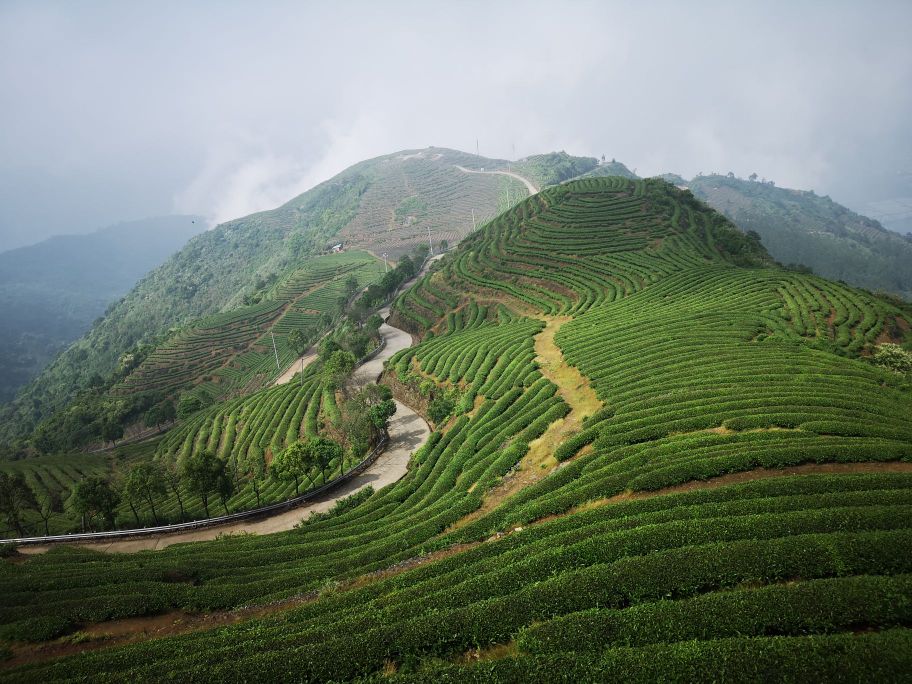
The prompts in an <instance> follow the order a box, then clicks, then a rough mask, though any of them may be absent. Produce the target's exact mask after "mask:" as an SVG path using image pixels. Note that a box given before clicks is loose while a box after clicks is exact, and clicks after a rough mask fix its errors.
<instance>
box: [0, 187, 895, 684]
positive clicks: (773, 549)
mask: <svg viewBox="0 0 912 684" xmlns="http://www.w3.org/2000/svg"><path fill="white" fill-rule="evenodd" d="M391 322H392V323H394V324H396V323H398V324H399V325H401V326H403V327H405V326H407V327H408V328H409V329H410V330H411V331H412V332H413V334H414V335H415V336H416V337H418V338H419V339H420V342H419V343H418V344H417V345H416V346H414V347H411V348H407V349H403V350H401V351H399V352H398V353H396V354H395V355H393V356H392V357H391V358H390V360H389V362H388V364H387V367H386V372H385V374H384V381H385V382H386V383H388V385H389V386H390V387H391V388H392V390H393V392H394V394H395V396H396V397H397V398H398V399H400V401H402V402H404V403H406V404H409V405H413V406H414V407H415V408H416V409H418V410H419V411H421V412H424V413H425V414H426V415H427V417H428V419H429V420H430V422H431V423H432V424H433V427H434V431H433V433H432V434H431V435H430V437H429V439H428V441H427V443H426V444H425V445H424V446H422V447H421V448H420V449H419V450H418V451H417V452H416V453H415V454H414V455H413V457H412V458H411V461H410V464H409V469H408V471H407V473H406V474H405V475H404V477H402V479H401V480H399V481H398V482H396V483H394V484H391V485H389V486H387V487H385V488H383V489H381V490H380V491H378V492H375V493H372V494H371V493H369V494H368V495H367V496H365V497H363V498H362V499H359V500H357V501H352V502H349V504H347V505H346V506H344V507H341V508H340V509H339V510H337V511H335V512H334V513H333V514H331V515H327V516H322V517H317V518H314V519H313V520H310V521H308V522H306V523H304V524H303V526H302V527H301V528H300V529H297V530H293V531H289V532H284V533H279V534H274V535H266V536H254V535H250V536H239V537H226V538H222V539H219V540H216V541H212V542H206V543H198V544H182V545H176V546H173V547H169V548H167V549H164V550H162V551H159V552H155V553H153V554H145V555H143V556H142V557H141V562H139V561H138V560H137V558H138V557H136V556H132V555H130V554H123V553H121V554H110V555H105V554H101V553H98V552H96V551H92V550H88V549H62V550H59V551H55V552H51V553H49V554H47V555H46V556H44V557H41V558H37V559H31V560H27V559H25V558H22V557H17V558H16V562H4V563H2V564H0V583H2V586H3V589H4V591H5V596H6V597H7V601H6V602H5V605H4V606H3V607H2V609H0V622H2V624H3V627H2V634H3V635H4V637H5V638H7V639H32V640H35V641H45V640H48V639H50V638H54V637H56V636H58V635H61V634H66V633H69V632H72V631H73V630H75V629H83V630H93V631H90V632H87V633H91V634H101V633H103V625H102V626H99V625H94V624H93V623H104V622H105V621H106V620H110V619H111V618H114V617H118V618H120V617H132V618H134V620H133V621H132V622H133V623H134V624H135V625H136V628H137V629H138V630H142V629H143V625H144V624H151V621H149V622H147V621H145V620H143V619H142V618H141V617H139V616H143V615H149V614H155V613H167V612H169V611H173V610H175V609H178V608H181V607H184V608H189V610H190V611H192V612H199V613H205V614H208V613H211V615H207V617H205V618H196V617H195V616H193V615H187V616H183V617H186V619H188V620H190V621H192V622H193V625H194V626H191V627H190V628H188V630H184V629H183V628H182V627H181V626H176V627H175V628H174V630H173V631H172V633H173V634H174V636H172V637H170V638H165V639H156V638H149V636H148V635H144V634H143V633H142V632H140V631H137V632H135V633H132V632H131V633H129V634H128V638H132V639H134V640H135V643H132V644H126V645H124V640H122V639H120V638H119V637H117V636H115V637H113V638H112V639H110V640H108V641H101V642H95V643H92V642H91V637H89V638H88V639H80V640H79V642H78V643H77V642H76V640H75V639H74V640H72V641H73V643H76V646H75V648H71V647H70V646H67V648H68V649H70V650H68V651H65V653H72V652H73V650H79V649H85V650H87V651H88V650H94V652H88V653H85V654H83V655H80V656H76V657H70V658H64V659H63V660H58V661H53V660H50V661H47V662H42V657H46V656H39V657H37V658H36V660H35V662H33V663H32V664H30V665H25V666H22V667H19V668H18V669H14V670H10V671H8V672H7V673H5V674H6V675H7V676H8V677H9V678H15V679H17V680H19V681H56V680H60V679H72V678H78V677H82V676H95V677H97V676H100V675H102V674H103V675H105V676H107V677H109V678H116V679H147V680H149V679H161V678H166V677H173V676H174V675H175V673H180V675H181V676H182V677H184V678H188V679H192V678H207V679H212V678H215V679H218V678H225V679H232V680H241V679H247V680H252V679H256V680H257V681H287V680H289V679H301V680H308V681H346V680H352V679H356V678H359V677H368V678H369V679H370V681H403V682H407V681H416V682H417V681H429V680H449V681H492V680H493V681H530V680H543V679H549V680H550V679H557V678H572V679H574V680H578V681H591V680H595V679H603V678H609V679H613V678H615V677H618V678H620V677H622V676H623V677H624V678H625V679H628V680H631V681H654V680H657V679H672V678H675V677H681V676H685V677H687V678H691V679H693V678H697V677H699V678H705V679H725V678H735V679H748V680H761V679H787V680H794V681H805V680H808V679H823V680H826V679H831V678H837V677H840V678H848V679H852V680H865V681H873V680H891V679H898V678H901V677H902V676H904V675H905V673H906V672H908V668H909V666H910V665H912V662H910V655H909V654H910V653H912V636H910V630H909V629H908V628H907V625H908V624H910V622H909V620H910V617H912V616H910V614H909V610H908V605H907V604H908V601H906V600H905V597H907V596H908V595H909V592H910V588H912V587H910V583H909V576H910V573H912V558H910V556H909V554H907V553H905V552H904V551H905V549H907V548H909V546H910V545H912V468H910V461H912V428H910V426H909V423H908V416H909V415H910V413H912V379H910V377H909V376H908V374H905V375H904V374H903V373H902V372H897V371H896V370H895V369H893V368H892V367H890V366H884V365H883V364H882V363H881V362H880V361H881V357H880V356H877V353H878V350H879V348H880V345H882V344H884V343H888V342H894V343H900V344H906V345H909V344H910V343H912V332H910V331H912V326H910V316H909V314H908V313H906V312H904V311H903V310H902V309H900V308H898V307H897V306H896V305H895V304H894V303H893V302H892V301H891V300H889V299H885V298H882V297H878V296H876V295H872V294H869V293H867V292H864V291H861V290H858V289H855V288H853V287H850V286H847V285H844V284H840V283H837V282H833V281H831V280H827V279H825V278H822V277H820V276H816V275H813V274H808V273H801V272H797V271H793V270H787V269H784V268H781V267H779V266H777V265H776V264H775V262H774V261H773V259H772V258H771V257H770V256H769V254H768V253H767V251H766V250H765V249H764V247H763V246H762V244H760V242H759V241H758V239H757V238H756V236H755V235H752V234H745V233H743V232H741V231H739V230H738V229H737V228H736V227H735V226H734V225H733V224H732V223H731V221H730V220H728V219H727V218H725V217H724V216H722V215H721V214H719V213H718V212H715V211H713V210H712V209H710V208H709V207H708V206H706V205H705V204H704V203H702V202H701V201H699V200H698V199H696V198H695V197H694V196H693V194H692V193H690V192H689V191H687V190H681V189H678V188H676V187H674V186H673V185H670V184H667V183H665V182H663V181H661V180H657V179H649V180H631V179H627V178H622V177H604V178H587V179H584V180H577V181H571V182H568V183H564V184H561V185H557V186H554V187H551V188H547V189H545V190H544V191H542V192H541V193H539V194H537V195H535V196H534V197H532V198H529V199H527V200H524V201H522V202H520V203H518V204H517V205H516V206H514V207H513V208H511V209H509V210H507V211H506V212H504V213H502V214H500V215H499V216H498V217H496V218H495V219H494V220H493V221H491V222H490V223H489V224H487V225H486V226H484V227H483V228H482V229H480V230H478V231H477V232H474V233H472V234H471V235H469V236H468V237H467V238H466V239H464V240H463V241H462V243H461V244H460V246H459V247H458V248H457V249H455V250H453V251H452V252H451V253H449V254H448V255H446V256H445V257H444V258H442V259H441V260H440V261H438V262H436V263H435V264H434V265H433V266H432V267H431V269H430V270H429V272H428V273H426V274H425V275H423V276H421V277H420V278H419V279H418V281H417V282H416V284H415V285H414V286H413V287H412V288H411V289H409V290H407V291H405V292H404V293H403V294H402V295H401V296H400V297H399V298H398V299H397V300H396V302H395V304H394V306H393V317H392V318H391ZM303 379H304V380H305V381H306V382H304V383H302V384H301V386H300V392H299V393H298V394H296V395H293V396H294V397H296V402H292V403H291V404H280V403H278V402H280V397H279V393H278V392H276V393H274V395H269V396H270V399H269V402H277V403H267V401H266V395H262V397H263V399H262V400H261V401H260V402H258V407H254V406H250V408H249V409H246V410H248V411H253V410H255V409H256V410H259V411H266V414H265V415H266V417H265V418H264V420H266V421H267V422H268V420H270V419H271V420H277V419H278V418H279V416H289V415H292V414H293V415H294V421H295V423H296V422H297V421H301V427H300V428H299V429H308V428H307V425H308V424H309V423H308V422H307V421H309V420H310V419H309V418H307V417H306V415H305V414H309V413H310V409H309V408H307V406H309V404H307V403H306V402H305V403H304V404H301V403H300V402H301V401H302V400H303V398H304V397H306V396H313V395H314V393H315V391H316V390H315V389H314V385H313V381H314V380H315V378H303ZM292 387H294V385H292ZM283 392H287V393H291V389H288V390H283ZM252 396H257V395H252ZM281 396H282V397H286V395H285V394H282V395H281ZM324 396H325V394H324ZM290 398H292V397H290V396H289V397H287V398H285V399H282V400H281V401H287V400H288V399H290ZM245 401H248V402H249V401H250V400H249V399H247V400H245ZM324 403H325V402H324ZM296 404H297V406H298V408H297V409H296V410H295V409H294V408H293V407H294V406H295V405H296ZM279 405H282V406H286V405H287V406H288V407H289V408H288V409H285V410H282V411H276V410H272V409H270V410H268V411H267V410H266V409H267V408H269V407H270V406H279ZM236 408H238V407H236V406H235V405H233V404H231V403H230V402H227V403H226V404H225V405H224V409H225V410H223V411H217V410H212V411H209V412H207V413H205V414H202V415H201V420H198V421H195V422H194V423H193V424H188V426H186V428H185V430H184V432H182V433H180V435H176V436H175V439H174V440H173V448H175V449H179V448H183V449H185V450H186V451H187V453H188V454H192V453H193V452H195V451H199V450H203V449H205V448H206V444H207V442H208V443H209V444H221V443H222V442H223V436H227V435H229V434H230V435H232V436H233V434H234V433H233V430H234V425H235V422H234V418H232V417H231V416H232V415H235V413H236V411H235V409H236ZM329 411H331V409H329ZM250 415H252V413H251V414H250ZM327 415H329V413H327ZM270 417H271V418H270ZM283 420H284V418H283ZM291 428H298V426H297V425H296V424H293V425H292V426H291ZM285 432H286V428H285V427H284V425H283V427H282V429H280V430H279V431H278V432H276V433H275V435H274V436H273V437H270V435H269V434H265V435H264V436H263V437H262V438H260V439H259V441H253V442H249V444H250V446H251V448H249V449H242V450H241V452H240V453H242V454H246V455H247V457H250V456H251V454H253V455H255V456H257V457H261V456H262V455H261V454H260V452H259V451H258V450H257V449H256V448H254V447H256V446H257V445H260V446H262V445H269V441H270V439H278V440H281V439H282V436H283V435H284V434H285ZM184 433H186V434H184ZM178 437H181V438H182V440H183V441H181V439H180V438H178ZM179 442H180V443H181V444H182V445H183V446H182V447H181V446H180V445H179V444H178V443H179ZM246 486H247V487H253V486H254V485H253V482H252V481H251V482H249V483H247V485H246ZM245 491H246V492H247V496H248V497H249V496H250V495H251V493H252V489H245ZM64 586H65V587H66V591H62V590H61V587H64ZM253 605H256V606H258V607H256V608H251V606H253ZM240 606H245V607H247V608H245V611H244V612H233V613H232V612H225V611H230V610H231V609H235V608H238V607H240ZM207 620H208V622H207ZM235 620H240V623H239V624H229V623H231V622H233V621H235ZM182 622H183V618H182ZM210 625H212V626H216V625H217V626H218V629H207V626H210ZM190 630H193V631H190ZM80 644H84V645H80ZM17 649H18V647H17ZM21 652H22V651H21V650H17V651H16V653H17V654H18V653H21ZM54 652H55V651H54V650H53V649H52V650H50V651H48V653H51V654H53V653H54ZM58 652H59V651H58ZM226 652H230V653H231V654H232V658H231V659H230V661H226V660H225V658H224V654H225V653H226Z"/></svg>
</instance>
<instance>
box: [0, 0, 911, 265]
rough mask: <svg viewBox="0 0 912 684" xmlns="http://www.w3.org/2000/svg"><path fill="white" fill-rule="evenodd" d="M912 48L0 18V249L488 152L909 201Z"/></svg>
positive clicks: (858, 12)
mask: <svg viewBox="0 0 912 684" xmlns="http://www.w3.org/2000/svg"><path fill="white" fill-rule="evenodd" d="M910 27H912V3H910V2H866V3H861V2H856V3H838V2H831V1H829V0H827V1H824V0H820V1H819V2H804V3H800V2H799V3H796V2H782V3H769V2H753V3H747V2H732V1H731V0H728V1H726V2H720V3H709V2H699V1H697V2H687V3H668V4H661V3H654V2H636V3H609V2H595V3H584V2H553V1H549V2H546V3H540V4H539V3H531V2H495V1H491V0H488V1H486V2H477V3H475V2H452V1H450V2H414V3H411V2H397V3H390V2H382V3H378V2H364V3H356V2H333V3H329V2H320V3H316V2H314V3H306V2H289V3H281V2H271V3H270V2H236V3H231V2H211V3H207V2H189V3H188V2H174V3H169V2H163V1H161V0H156V1H155V2H148V3H145V2H111V3H103V2H89V1H87V0H83V1H81V2H59V3H53V2H40V1H39V0H28V1H25V2H10V1H2V2H0V93H2V100H0V104H2V107H0V249H8V248H11V247H14V246H17V245H21V244H27V243H31V242H35V241H37V240H40V239H42V238H43V237H46V236H47V235H49V234H52V233H65V232H84V231H87V230H91V229H94V228H97V227H100V226H103V225H106V224H111V223H115V222H117V221H120V220H126V219H135V218H140V217H145V216H150V215H156V214H165V213H171V212H185V213H199V214H203V215H206V216H208V217H210V218H211V220H212V221H215V222H217V221H223V220H226V219H229V218H234V217H237V216H241V215H244V214H246V213H250V212H252V211H256V210H260V209H266V208H271V207H273V206H276V205H278V204H280V203H281V202H283V201H285V200H287V199H289V198H290V197H292V196H293V195H295V194H296V193H298V192H300V191H302V190H304V189H306V188H308V187H310V186H312V185H313V184H314V183H316V182H318V181H321V180H324V179H326V178H328V177H329V176H331V175H332V174H334V173H336V172H338V171H340V170H342V169H343V168H345V167H346V166H348V165H350V164H352V163H354V162H356V161H359V160H361V159H364V158H367V157H372V156H376V155H379V154H385V153H389V152H393V151H396V150H399V149H404V148H415V147H426V146H428V145H438V146H447V147H455V148H459V149H463V150H467V151H471V150H473V149H474V147H475V139H476V138H478V139H479V140H480V146H481V153H482V154H485V155H489V156H501V157H512V156H513V150H514V146H515V156H517V157H521V156H525V155H528V154H534V153H538V152H544V151H550V150H555V149H564V150H567V151H568V152H570V153H574V154H586V155H594V156H596V155H601V154H605V155H607V156H608V157H609V158H610V157H616V158H617V159H619V160H621V161H623V162H625V163H626V164H627V165H628V166H630V167H631V168H636V169H637V172H638V173H640V174H641V175H644V174H654V173H660V172H663V171H675V172H678V173H681V174H682V175H685V176H691V175H693V174H696V173H697V172H699V171H703V172H705V173H708V172H710V171H729V170H731V171H734V172H735V173H737V174H738V175H741V176H747V175H748V174H750V173H751V172H753V171H756V172H757V173H758V174H760V175H761V176H765V177H768V178H772V179H774V180H776V182H777V183H778V184H779V185H787V186H793V187H801V188H813V189H814V190H816V191H818V192H820V193H828V194H830V195H832V196H833V198H834V199H836V200H839V201H842V202H844V203H848V204H850V205H854V206H860V205H863V204H865V203H866V202H870V201H874V200H879V199H885V198H889V197H896V196H903V195H906V196H912V175H909V174H912V133H910V121H912V39H910V36H909V28H910ZM903 174H905V175H903Z"/></svg>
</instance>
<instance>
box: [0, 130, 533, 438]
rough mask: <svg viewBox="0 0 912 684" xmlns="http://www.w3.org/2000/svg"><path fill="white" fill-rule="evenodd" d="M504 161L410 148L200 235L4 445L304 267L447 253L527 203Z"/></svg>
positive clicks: (13, 425)
mask: <svg viewBox="0 0 912 684" xmlns="http://www.w3.org/2000/svg"><path fill="white" fill-rule="evenodd" d="M459 166H462V167H464V168H466V169H469V170H473V169H474V170H480V169H482V168H485V169H487V170H488V171H492V170H496V169H499V168H505V167H506V166H507V162H505V161H503V160H496V159H486V158H483V157H477V156H475V155H468V154H464V153H462V152H457V151H454V150H447V149H443V148H428V149H426V150H406V151H403V152H398V153H395V154H391V155H386V156H383V157H378V158H376V159H371V160H367V161H364V162H361V163H359V164H356V165H354V166H352V167H350V168H349V169H347V170H345V171H343V172H342V173H340V174H338V175H337V176H335V177H333V178H331V179H330V180H328V181H326V182H324V183H321V184H320V185H318V186H316V187H315V188H313V189H312V190H309V191H307V192H305V193H303V194H302V195H300V196H299V197H295V198H293V199H292V200H290V201H288V202H287V203H285V204H284V205H282V206H281V207H278V208H277V209H274V210H271V211H266V212H260V213H257V214H253V215H251V216H247V217H244V218H240V219H237V220H234V221H229V222H227V223H224V224H222V225H219V226H217V227H216V228H214V229H213V230H210V231H207V232H205V233H202V234H200V235H197V236H196V237H194V238H193V239H191V240H190V241H189V242H188V243H187V244H186V246H185V247H184V248H183V249H181V250H180V251H179V252H177V253H176V254H174V255H173V256H172V257H171V258H170V259H168V260H167V261H166V262H165V263H164V264H162V265H161V266H160V267H158V268H157V269H155V270H154V271H152V272H151V273H149V274H148V275H147V276H146V277H145V278H143V279H142V280H141V281H140V282H139V283H138V284H137V285H136V287H135V288H134V289H133V290H132V291H130V292H129V293H128V294H127V295H126V296H125V297H124V298H123V299H122V300H121V301H119V302H117V303H116V304H115V305H114V306H113V307H111V308H110V310H108V311H107V312H106V315H105V316H104V318H102V319H101V320H99V321H97V322H96V323H95V325H94V326H93V327H92V329H91V330H90V331H89V332H88V333H87V334H86V335H85V336H84V337H82V338H81V339H80V340H78V341H77V342H75V343H74V344H73V345H71V346H70V347H69V348H68V349H67V350H66V351H65V352H64V353H62V354H61V355H60V356H58V357H57V358H56V359H55V360H54V361H53V363H51V364H50V365H49V366H48V367H47V368H45V369H44V370H43V371H42V372H41V374H40V375H39V376H38V377H37V378H36V379H35V380H34V381H33V382H32V383H30V384H29V385H27V386H26V387H25V388H23V390H22V391H21V392H20V393H19V395H18V396H17V398H16V400H15V401H14V402H12V403H10V404H8V405H6V406H4V407H3V408H2V410H0V426H2V427H0V440H2V441H6V442H9V441H10V440H11V439H14V438H16V437H20V436H23V435H26V434H28V433H29V432H30V431H31V430H32V429H34V427H35V426H36V425H37V424H38V422H39V421H40V420H42V419H43V418H46V417H48V416H50V415H52V414H53V413H54V412H55V411H57V410H59V409H61V408H62V407H64V406H66V405H67V404H68V403H69V402H70V401H71V400H72V399H73V398H74V397H75V396H76V394H77V393H78V392H80V391H83V390H85V389H87V388H90V387H98V386H102V385H105V384H110V383H112V382H117V381H119V379H120V377H119V376H122V375H123V373H124V372H129V371H130V370H131V366H132V365H134V364H135V363H138V362H139V360H141V359H142V358H143V357H144V356H145V355H146V354H148V353H149V351H150V349H151V347H154V346H157V345H160V344H162V343H166V342H167V341H168V340H169V339H173V338H175V337H176V336H179V335H181V334H184V333H185V331H186V330H187V329H188V328H189V327H191V326H193V325H195V324H196V323H197V322H198V321H199V320H200V319H201V318H203V317H206V316H212V315H214V314H217V313H220V312H222V313H228V312H231V311H235V310H237V309H238V307H242V306H244V305H247V304H250V303H251V302H254V301H257V302H258V301H261V300H262V299H263V297H264V296H265V294H266V292H267V291H268V290H269V289H270V288H272V287H273V286H275V284H276V283H278V282H280V281H283V280H285V279H286V278H288V277H290V275H291V274H292V273H293V272H294V271H295V270H298V269H300V268H302V267H304V266H305V265H306V263H307V261H308V259H310V258H312V257H314V256H318V255H320V254H322V253H325V252H326V251H327V250H328V248H329V247H330V246H332V245H333V244H335V243H338V242H342V243H343V245H344V248H345V249H346V250H352V251H359V250H362V251H366V252H367V253H369V254H372V255H373V256H374V258H375V259H378V260H379V258H380V256H381V255H382V254H383V253H387V254H388V258H389V259H390V260H396V259H398V258H399V257H401V256H403V255H404V254H405V253H407V252H409V251H411V250H412V249H413V248H414V247H415V246H416V245H418V244H424V243H426V241H427V238H428V228H430V231H431V238H432V240H433V241H434V242H435V243H436V244H437V246H438V249H439V248H440V246H441V243H444V242H446V243H449V244H451V245H453V244H455V243H456V242H458V240H459V239H460V238H461V237H462V236H464V235H465V234H467V233H468V232H470V231H471V229H472V226H473V211H474V214H475V215H474V221H475V223H476V225H478V224H481V223H482V222H484V221H487V220H489V219H490V218H492V217H493V216H494V215H496V214H497V213H499V212H500V211H502V210H503V209H506V208H507V207H508V206H511V205H512V204H513V203H515V202H516V201H519V200H520V199H522V198H523V197H526V196H528V191H527V190H526V188H525V186H524V185H523V184H522V183H521V182H520V181H518V180H516V179H513V178H511V177H509V176H506V175H501V174H495V173H490V172H486V173H466V172H465V171H462V170H460V169H459V168H458V167H459Z"/></svg>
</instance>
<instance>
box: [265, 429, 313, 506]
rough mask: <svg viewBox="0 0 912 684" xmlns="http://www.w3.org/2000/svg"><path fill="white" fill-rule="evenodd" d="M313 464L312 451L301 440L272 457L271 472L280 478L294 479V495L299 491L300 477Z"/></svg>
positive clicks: (308, 470)
mask: <svg viewBox="0 0 912 684" xmlns="http://www.w3.org/2000/svg"><path fill="white" fill-rule="evenodd" d="M314 465H315V463H314V460H313V456H312V453H311V452H310V450H309V449H308V448H307V444H306V443H305V442H302V441H300V440H299V441H297V442H292V443H291V444H289V445H288V446H287V447H285V448H284V449H283V450H282V451H280V452H279V453H278V454H276V455H275V456H274V457H273V459H272V464H271V466H270V467H271V468H272V472H273V473H275V475H276V477H278V478H279V479H281V480H294V483H295V495H297V494H298V493H299V492H300V487H301V478H302V477H303V476H304V475H306V474H307V473H308V472H310V469H311V468H313V467H314Z"/></svg>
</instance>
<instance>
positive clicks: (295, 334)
mask: <svg viewBox="0 0 912 684" xmlns="http://www.w3.org/2000/svg"><path fill="white" fill-rule="evenodd" d="M288 345H289V346H290V347H291V349H292V351H294V353H295V355H297V356H300V357H301V384H302V385H303V384H304V352H306V351H307V348H308V347H309V346H310V342H309V341H308V340H307V338H306V337H305V336H304V333H302V332H301V331H300V330H299V329H297V328H295V329H294V330H292V331H291V333H289V335H288Z"/></svg>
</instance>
